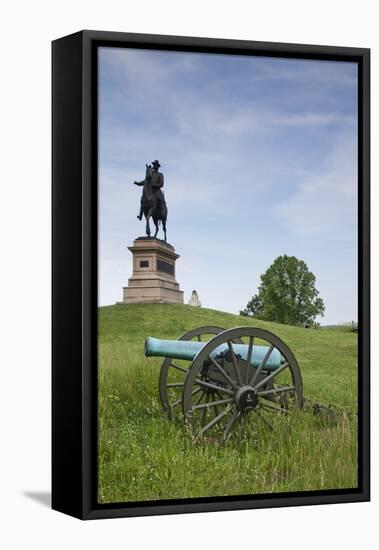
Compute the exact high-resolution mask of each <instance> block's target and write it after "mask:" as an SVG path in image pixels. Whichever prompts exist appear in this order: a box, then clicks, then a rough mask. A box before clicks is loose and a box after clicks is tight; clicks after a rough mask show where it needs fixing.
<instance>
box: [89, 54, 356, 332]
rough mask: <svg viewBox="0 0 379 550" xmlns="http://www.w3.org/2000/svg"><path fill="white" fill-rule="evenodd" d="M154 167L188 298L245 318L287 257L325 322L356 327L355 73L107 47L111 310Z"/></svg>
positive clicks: (104, 279) (102, 175) (126, 271)
mask: <svg viewBox="0 0 379 550" xmlns="http://www.w3.org/2000/svg"><path fill="white" fill-rule="evenodd" d="M155 158H158V159H159V160H160V162H161V165H162V167H161V171H162V172H163V174H164V176H165V186H164V191H165V196H166V201H167V204H168V209H169V216H168V222H167V227H168V241H169V242H170V243H171V244H172V245H173V246H175V248H176V251H177V253H178V254H180V255H181V258H180V259H179V260H178V261H177V264H176V265H177V280H178V282H179V283H180V286H181V288H182V290H184V293H185V294H184V297H185V301H188V299H189V298H190V294H191V291H192V290H193V289H196V290H197V291H198V294H199V297H200V299H201V301H202V303H203V306H204V307H209V308H214V309H219V310H223V311H230V312H232V313H237V312H238V311H239V310H240V309H242V308H243V307H245V305H246V303H247V301H248V300H249V299H250V297H251V296H252V294H254V293H255V292H256V291H257V287H258V285H259V282H260V275H261V274H262V273H263V272H264V271H265V270H266V269H267V268H268V267H269V265H270V264H271V263H272V262H273V260H274V259H275V258H276V257H277V256H279V255H281V254H288V255H294V256H297V257H298V258H299V259H302V260H304V261H305V262H306V263H307V265H308V267H309V269H310V270H311V271H312V272H313V273H314V274H315V276H316V287H317V289H318V290H319V291H320V296H321V297H322V298H323V300H324V302H325V306H326V311H325V317H324V318H323V319H320V321H321V322H322V323H325V324H327V323H338V322H347V321H351V320H356V319H357V66H356V64H354V63H342V62H330V61H311V60H294V59H279V58H277V59H276V58H269V57H242V56H238V57H237V56H226V55H210V54H207V55H204V54H196V53H182V52H163V51H149V50H129V49H122V48H100V50H99V229H100V231H99V305H107V304H113V303H115V302H117V301H120V300H121V299H122V287H123V286H126V285H127V281H128V278H129V277H130V276H131V273H132V262H131V253H130V252H129V251H128V250H127V248H126V247H127V246H128V245H130V244H131V242H132V241H133V239H135V238H136V237H138V236H141V235H143V234H144V224H143V222H139V221H138V220H137V218H136V215H137V213H138V209H139V200H140V193H141V188H138V187H137V186H135V185H133V181H134V180H141V179H143V177H144V168H145V164H146V163H147V162H151V161H152V160H154V159H155Z"/></svg>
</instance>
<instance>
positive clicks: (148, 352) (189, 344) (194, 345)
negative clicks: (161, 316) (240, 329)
mask: <svg viewBox="0 0 379 550" xmlns="http://www.w3.org/2000/svg"><path fill="white" fill-rule="evenodd" d="M206 343H207V342H193V341H190V340H161V339H159V338H153V337H152V336H148V337H147V338H146V342H145V356H146V357H172V358H173V359H187V360H188V361H192V360H193V359H194V358H195V356H196V355H197V354H198V353H199V351H200V350H202V349H203V347H204V346H205V344H206ZM232 347H233V351H234V353H235V354H236V355H238V356H239V357H241V359H244V360H246V359H247V354H248V349H249V346H248V345H247V344H234V343H233V344H232ZM268 349H269V348H268V347H267V346H258V345H257V346H253V353H252V357H251V364H252V365H253V367H255V368H257V367H258V366H259V364H260V363H261V361H262V360H263V359H264V357H265V355H266V353H267V351H268ZM228 351H229V348H228V345H227V343H223V344H221V345H220V346H218V347H217V348H215V349H214V350H213V351H212V353H211V356H212V357H213V358H214V359H218V358H220V357H223V356H225V354H227V353H228ZM281 360H282V355H281V353H280V352H279V350H277V349H276V348H274V349H273V350H272V352H271V353H270V356H269V357H268V359H267V361H266V363H265V368H266V369H268V370H275V369H277V368H278V367H280V364H281Z"/></svg>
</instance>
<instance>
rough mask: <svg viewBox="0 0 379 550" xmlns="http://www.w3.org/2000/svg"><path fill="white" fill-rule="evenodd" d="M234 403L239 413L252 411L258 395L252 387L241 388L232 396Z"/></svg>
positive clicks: (256, 403)
mask: <svg viewBox="0 0 379 550" xmlns="http://www.w3.org/2000/svg"><path fill="white" fill-rule="evenodd" d="M234 401H235V404H236V407H237V409H238V410H239V411H252V410H254V409H255V407H256V406H257V405H258V395H257V392H256V391H255V389H254V388H253V387H252V386H247V385H246V386H241V387H240V388H238V390H237V391H236V393H235V394H234Z"/></svg>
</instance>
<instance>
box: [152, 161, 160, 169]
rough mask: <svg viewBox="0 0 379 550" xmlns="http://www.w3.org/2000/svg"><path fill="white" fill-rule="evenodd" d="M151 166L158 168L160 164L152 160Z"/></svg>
mask: <svg viewBox="0 0 379 550" xmlns="http://www.w3.org/2000/svg"><path fill="white" fill-rule="evenodd" d="M151 164H152V165H153V166H158V168H159V167H160V163H159V160H153V162H152V163H151Z"/></svg>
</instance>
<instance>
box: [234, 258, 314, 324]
mask: <svg viewBox="0 0 379 550" xmlns="http://www.w3.org/2000/svg"><path fill="white" fill-rule="evenodd" d="M315 283H316V277H315V276H314V274H313V273H312V272H311V271H309V269H308V267H307V264H306V263H305V262H304V261H302V260H298V259H297V258H296V257H295V256H286V255H284V256H278V257H277V258H276V259H275V260H274V262H273V263H272V265H270V267H269V268H268V269H267V271H266V272H265V273H264V274H263V275H261V284H260V286H259V288H258V293H257V294H255V295H254V296H253V297H252V298H251V300H250V301H249V302H248V303H247V305H246V308H245V309H244V310H243V311H240V314H241V315H245V316H248V317H256V318H258V319H262V320H264V321H274V322H276V323H284V324H287V325H298V326H305V325H309V326H312V325H315V324H316V317H317V316H318V315H321V316H323V314H324V311H325V306H324V302H323V300H322V299H321V298H320V297H319V292H318V290H317V289H316V287H315Z"/></svg>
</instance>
